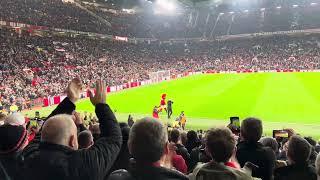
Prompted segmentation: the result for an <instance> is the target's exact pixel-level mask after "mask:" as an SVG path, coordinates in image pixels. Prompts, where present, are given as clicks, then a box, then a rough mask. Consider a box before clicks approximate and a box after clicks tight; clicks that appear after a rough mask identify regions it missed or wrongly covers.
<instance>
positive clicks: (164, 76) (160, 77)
mask: <svg viewBox="0 0 320 180" xmlns="http://www.w3.org/2000/svg"><path fill="white" fill-rule="evenodd" d="M170 78H171V76H170V71H169V70H163V71H157V72H152V73H150V74H149V79H150V80H151V81H152V82H153V83H156V82H161V81H165V80H169V79H170Z"/></svg>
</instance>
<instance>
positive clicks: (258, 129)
mask: <svg viewBox="0 0 320 180" xmlns="http://www.w3.org/2000/svg"><path fill="white" fill-rule="evenodd" d="M240 131H241V133H240V134H241V142H240V143H239V144H238V146H237V153H236V156H237V159H238V162H239V164H240V165H241V167H244V165H245V163H246V162H251V163H253V164H255V165H257V166H258V168H257V169H254V170H253V171H252V176H253V177H258V178H261V179H262V180H271V179H272V174H273V170H274V167H275V161H276V157H275V153H274V152H273V150H272V149H271V148H269V147H264V146H263V145H262V144H261V143H259V142H258V141H259V139H260V138H261V136H262V131H263V129H262V122H261V120H259V119H256V118H247V119H245V120H243V121H242V124H241V128H240Z"/></svg>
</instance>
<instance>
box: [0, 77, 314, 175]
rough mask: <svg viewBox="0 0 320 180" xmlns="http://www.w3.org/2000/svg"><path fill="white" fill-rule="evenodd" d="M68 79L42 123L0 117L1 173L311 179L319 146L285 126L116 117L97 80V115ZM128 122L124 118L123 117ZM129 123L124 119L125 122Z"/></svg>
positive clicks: (93, 99) (15, 115)
mask: <svg viewBox="0 0 320 180" xmlns="http://www.w3.org/2000/svg"><path fill="white" fill-rule="evenodd" d="M84 87H85V86H84V84H83V83H82V80H80V79H78V78H74V79H72V80H71V81H70V82H69V83H68V85H67V86H66V93H67V97H66V98H65V99H64V100H63V101H62V102H61V103H60V104H59V105H58V106H57V107H56V109H55V110H54V111H53V112H52V113H51V114H50V115H49V116H48V117H47V118H45V120H44V121H43V122H42V123H41V124H40V123H36V124H35V125H32V124H31V123H30V121H28V120H25V119H24V117H23V116H22V115H21V114H19V113H13V114H11V115H8V116H5V115H3V114H1V117H0V122H1V125H0V138H1V139H2V140H1V142H0V178H1V179H4V180H15V179H19V180H20V179H22V180H24V179H26V180H29V179H34V180H40V179H48V180H51V179H52V180H53V179H68V180H72V179H81V180H82V179H83V180H85V179H92V180H95V179H96V180H138V179H140V180H149V179H155V180H188V179H189V180H211V179H215V180H226V179H230V180H254V179H255V180H258V179H261V180H287V179H291V180H301V179H308V180H316V179H317V178H319V177H320V173H319V172H320V171H319V169H320V167H319V166H320V155H318V153H319V149H320V148H319V147H320V145H319V144H318V143H317V142H316V141H315V140H313V139H312V138H311V137H302V136H301V135H299V134H297V133H295V132H294V130H293V129H285V130H284V131H286V132H287V133H288V136H287V137H280V136H278V137H275V138H274V137H267V136H266V137H262V134H263V122H262V120H260V119H258V118H253V117H250V118H246V119H244V120H242V123H241V127H240V130H239V132H238V133H233V130H234V129H233V128H232V126H230V125H228V126H226V127H214V128H211V129H209V130H206V131H202V130H201V131H198V132H196V131H193V130H188V131H185V130H183V129H181V128H179V127H178V128H173V129H172V128H170V126H167V125H165V124H163V123H162V122H161V121H160V120H158V119H154V118H150V117H145V118H142V119H139V120H132V118H131V117H129V119H128V123H124V122H121V123H118V122H117V120H116V117H115V115H114V114H113V112H112V110H111V109H110V107H109V106H108V104H107V101H106V83H105V81H104V80H98V81H97V82H96V87H95V88H96V90H95V92H96V93H95V95H93V93H92V92H91V91H90V100H91V103H92V104H93V105H94V106H95V114H96V117H97V118H93V115H91V114H85V116H81V115H80V114H79V113H78V112H76V111H75V109H76V105H75V103H76V102H77V101H78V100H79V99H80V97H81V92H82V90H83V88H84ZM129 122H130V123H129ZM129 124H130V125H129Z"/></svg>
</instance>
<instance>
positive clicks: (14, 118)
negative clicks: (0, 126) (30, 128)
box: [4, 112, 26, 126]
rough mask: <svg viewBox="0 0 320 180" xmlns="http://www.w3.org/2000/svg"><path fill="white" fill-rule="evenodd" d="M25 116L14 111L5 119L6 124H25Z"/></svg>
mask: <svg viewBox="0 0 320 180" xmlns="http://www.w3.org/2000/svg"><path fill="white" fill-rule="evenodd" d="M25 122H26V121H25V119H24V116H23V115H22V114H21V113H17V112H15V113H12V114H10V115H9V116H7V118H6V119H5V121H4V123H5V124H11V125H20V126H22V125H24V124H25Z"/></svg>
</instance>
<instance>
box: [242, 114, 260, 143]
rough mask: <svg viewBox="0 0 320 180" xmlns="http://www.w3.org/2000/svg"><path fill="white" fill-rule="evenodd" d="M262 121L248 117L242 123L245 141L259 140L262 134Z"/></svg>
mask: <svg viewBox="0 0 320 180" xmlns="http://www.w3.org/2000/svg"><path fill="white" fill-rule="evenodd" d="M262 131H263V128H262V122H261V120H260V119H257V118H252V117H250V118H246V119H245V120H243V121H242V123H241V136H242V137H243V138H244V140H245V141H248V142H257V141H259V139H260V138H261V136H262Z"/></svg>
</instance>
